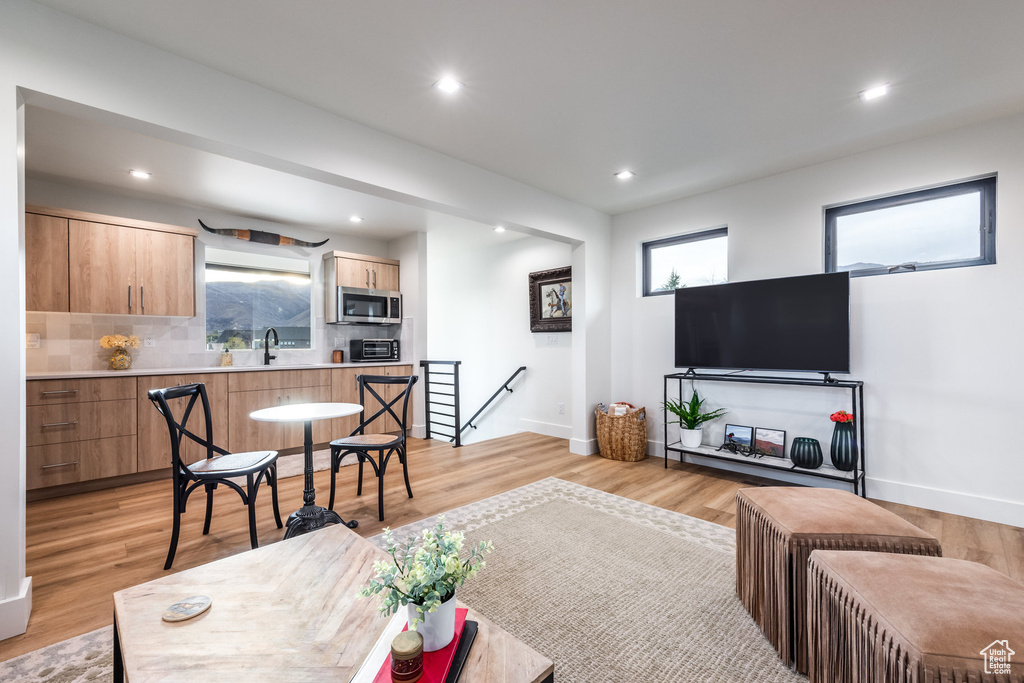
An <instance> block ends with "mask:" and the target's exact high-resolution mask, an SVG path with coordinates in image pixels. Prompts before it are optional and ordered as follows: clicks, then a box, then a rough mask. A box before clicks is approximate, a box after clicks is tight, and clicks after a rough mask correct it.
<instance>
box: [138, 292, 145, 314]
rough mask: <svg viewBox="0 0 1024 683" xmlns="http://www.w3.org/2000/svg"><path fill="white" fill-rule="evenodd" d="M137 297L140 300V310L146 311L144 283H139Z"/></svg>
mask: <svg viewBox="0 0 1024 683" xmlns="http://www.w3.org/2000/svg"><path fill="white" fill-rule="evenodd" d="M139 298H140V299H141V300H142V312H143V313H145V312H146V285H139Z"/></svg>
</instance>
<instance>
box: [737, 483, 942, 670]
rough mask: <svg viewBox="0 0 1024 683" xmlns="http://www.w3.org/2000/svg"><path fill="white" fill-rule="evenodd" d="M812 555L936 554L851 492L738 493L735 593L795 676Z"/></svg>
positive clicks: (930, 542) (803, 651) (930, 541)
mask: <svg viewBox="0 0 1024 683" xmlns="http://www.w3.org/2000/svg"><path fill="white" fill-rule="evenodd" d="M816 549H824V550H868V551H874V552H883V553H907V554H913V555H941V554H942V549H941V547H940V546H939V542H938V540H937V539H936V538H935V537H934V536H932V535H931V534H928V533H925V532H924V531H922V530H921V529H918V528H917V527H916V526H914V525H913V524H911V523H910V522H908V521H906V520H904V519H902V518H900V517H897V516H896V515H894V514H893V513H891V512H889V511H888V510H886V509H884V508H882V507H879V506H878V505H875V504H874V503H871V502H869V501H867V500H864V499H863V498H860V497H858V496H855V495H854V494H852V493H850V492H849V491H840V490H836V489H819V488H807V487H802V486H801V487H789V486H771V487H762V488H749V489H740V490H739V491H737V492H736V593H737V594H738V595H739V597H740V600H741V601H742V602H743V606H744V607H746V608H747V611H748V612H750V616H752V617H753V618H754V621H756V622H757V624H758V626H760V627H761V630H762V631H763V632H764V634H765V636H766V637H767V638H768V640H769V641H770V642H771V644H772V645H773V646H775V650H776V651H777V652H778V653H779V657H781V658H782V661H783V662H785V663H786V664H787V665H789V666H795V667H796V670H797V671H799V672H800V673H807V624H806V613H807V607H806V600H807V559H808V557H809V556H810V554H811V551H813V550H816Z"/></svg>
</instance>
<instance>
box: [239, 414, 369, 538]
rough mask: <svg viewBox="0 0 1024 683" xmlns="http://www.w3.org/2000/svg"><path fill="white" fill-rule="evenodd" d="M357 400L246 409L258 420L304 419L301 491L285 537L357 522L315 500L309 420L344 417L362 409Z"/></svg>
mask: <svg viewBox="0 0 1024 683" xmlns="http://www.w3.org/2000/svg"><path fill="white" fill-rule="evenodd" d="M362 410H363V407H362V406H361V405H359V404H358V403H291V404H288V405H283V406H273V407H271V408H261V409H260V410H254V411H253V412H251V413H249V417H251V418H252V419H254V420H258V421H260V422H303V423H305V438H304V439H303V448H304V449H305V452H304V455H305V475H306V481H305V488H304V489H303V492H302V502H303V505H302V508H300V509H299V510H296V511H295V512H293V513H292V514H291V515H290V516H289V517H288V525H287V526H288V529H287V530H286V531H285V532H284V537H285V538H291V537H292V536H298V535H300V534H305V533H308V532H310V531H316V530H317V529H320V528H322V527H324V526H326V525H328V524H344V525H345V526H347V527H348V528H350V529H355V528H356V527H357V526H359V522H357V521H356V520H354V519H353V520H351V521H349V522H346V521H345V520H343V519H342V518H341V516H340V515H338V513H337V512H335V511H334V510H327V509H325V508H322V507H320V506H319V505H317V504H316V491H315V489H314V488H313V422H314V421H315V420H329V419H331V418H335V417H348V416H349V415H355V414H357V413H359V412H362Z"/></svg>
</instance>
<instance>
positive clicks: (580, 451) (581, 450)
mask: <svg viewBox="0 0 1024 683" xmlns="http://www.w3.org/2000/svg"><path fill="white" fill-rule="evenodd" d="M569 452H570V453H575V454H576V455H594V454H595V453H597V439H569Z"/></svg>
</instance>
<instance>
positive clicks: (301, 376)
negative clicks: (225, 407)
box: [228, 368, 331, 392]
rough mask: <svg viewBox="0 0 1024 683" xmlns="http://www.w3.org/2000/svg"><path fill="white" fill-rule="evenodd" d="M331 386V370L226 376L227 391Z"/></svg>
mask: <svg viewBox="0 0 1024 683" xmlns="http://www.w3.org/2000/svg"><path fill="white" fill-rule="evenodd" d="M330 385H331V370H330V369H329V368H325V369H323V370H264V371H262V372H261V371H258V370H257V371H253V372H236V373H232V374H231V375H229V376H228V391H229V392H235V391H263V390H266V389H293V388H301V387H322V386H330Z"/></svg>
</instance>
